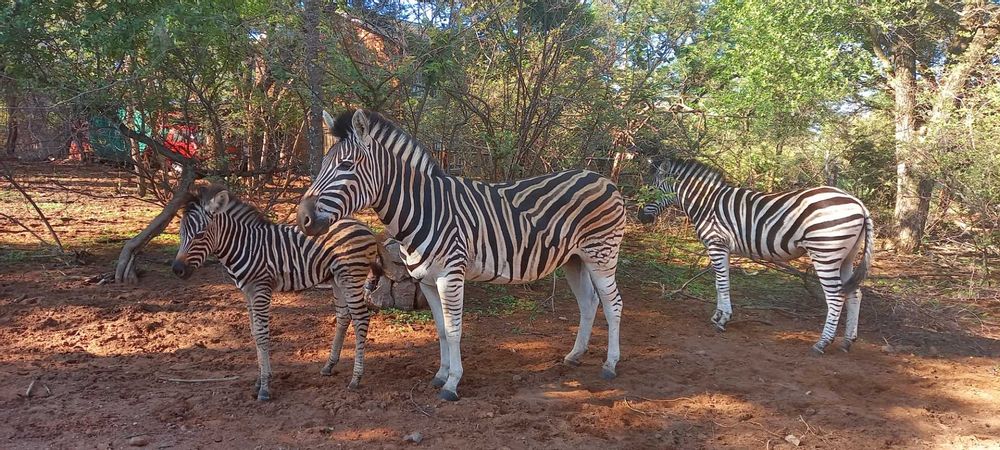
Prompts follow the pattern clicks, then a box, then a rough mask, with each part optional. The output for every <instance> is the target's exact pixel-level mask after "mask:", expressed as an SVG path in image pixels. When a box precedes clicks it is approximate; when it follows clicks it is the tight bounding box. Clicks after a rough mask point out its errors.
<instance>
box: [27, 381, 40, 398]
mask: <svg viewBox="0 0 1000 450" xmlns="http://www.w3.org/2000/svg"><path fill="white" fill-rule="evenodd" d="M36 381H38V377H35V378H32V379H31V384H29V385H28V390H26V391H24V396H25V397H27V398H31V389H32V388H34V387H35V382H36Z"/></svg>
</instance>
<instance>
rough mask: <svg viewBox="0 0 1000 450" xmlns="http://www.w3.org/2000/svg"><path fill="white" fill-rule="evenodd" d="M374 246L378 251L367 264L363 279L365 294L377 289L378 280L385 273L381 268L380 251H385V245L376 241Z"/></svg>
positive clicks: (369, 294) (382, 261)
mask: <svg viewBox="0 0 1000 450" xmlns="http://www.w3.org/2000/svg"><path fill="white" fill-rule="evenodd" d="M375 246H376V248H377V249H378V251H377V252H376V253H375V259H374V260H373V261H372V262H371V263H370V264H369V265H368V267H369V272H368V278H367V279H366V280H365V294H367V295H368V296H371V294H372V292H375V290H376V289H378V284H379V281H380V280H381V279H382V276H384V275H385V270H384V269H383V268H382V264H383V263H384V260H383V259H382V253H383V252H385V251H386V250H385V247H384V246H382V243H381V242H376V243H375Z"/></svg>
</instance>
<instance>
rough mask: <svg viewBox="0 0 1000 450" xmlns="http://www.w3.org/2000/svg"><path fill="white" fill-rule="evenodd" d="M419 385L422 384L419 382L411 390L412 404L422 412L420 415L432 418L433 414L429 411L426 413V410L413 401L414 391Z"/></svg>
mask: <svg viewBox="0 0 1000 450" xmlns="http://www.w3.org/2000/svg"><path fill="white" fill-rule="evenodd" d="M419 384H420V383H419V382H417V383H416V384H414V385H413V387H411V388H410V403H412V404H413V407H414V408H416V409H417V411H419V412H420V414H423V415H425V416H427V417H432V416H431V413H429V412H427V411H424V408H422V407H421V406H420V405H418V404H417V402H416V401H414V400H413V390H414V389H416V388H417V386H418V385H419Z"/></svg>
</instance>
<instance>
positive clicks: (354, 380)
mask: <svg viewBox="0 0 1000 450" xmlns="http://www.w3.org/2000/svg"><path fill="white" fill-rule="evenodd" d="M353 291H354V292H352V293H351V294H353V296H350V295H349V296H348V297H347V298H349V299H354V300H353V301H349V302H348V306H347V307H348V308H350V310H351V319H352V322H353V323H354V340H355V344H354V372H353V374H352V375H351V383H350V384H348V385H347V388H348V389H357V388H358V386H359V385H360V384H361V377H362V376H363V375H364V373H365V343H366V341H367V339H368V322H369V318H370V313H369V312H368V305H366V304H365V300H364V288H363V287H362V286H358V287H357V288H356V289H354V290H353Z"/></svg>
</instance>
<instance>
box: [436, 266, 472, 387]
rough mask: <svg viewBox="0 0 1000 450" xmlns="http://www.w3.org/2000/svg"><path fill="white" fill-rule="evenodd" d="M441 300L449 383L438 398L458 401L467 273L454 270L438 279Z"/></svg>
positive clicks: (447, 382) (461, 371)
mask: <svg viewBox="0 0 1000 450" xmlns="http://www.w3.org/2000/svg"><path fill="white" fill-rule="evenodd" d="M437 290H438V296H439V297H440V299H441V303H440V304H441V306H442V307H443V308H442V309H443V310H442V314H441V316H442V318H443V319H444V329H445V336H446V337H447V341H448V381H446V382H445V383H444V386H442V387H441V392H440V393H439V394H438V397H440V398H442V399H444V400H448V401H451V402H454V401H457V400H458V399H459V397H458V383H459V381H461V380H462V373H463V370H462V308H463V301H464V292H465V273H464V271H463V270H461V269H457V270H456V269H452V270H451V271H449V273H448V275H447V276H444V277H441V278H438V279H437Z"/></svg>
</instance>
